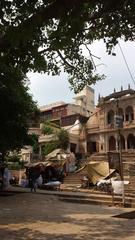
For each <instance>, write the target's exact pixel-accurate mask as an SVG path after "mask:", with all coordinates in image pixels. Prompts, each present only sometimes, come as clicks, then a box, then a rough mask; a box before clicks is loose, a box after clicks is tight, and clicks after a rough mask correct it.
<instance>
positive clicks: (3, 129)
mask: <svg viewBox="0 0 135 240" xmlns="http://www.w3.org/2000/svg"><path fill="white" fill-rule="evenodd" d="M0 83H1V85H0V113H1V116H0V152H1V153H2V156H3V158H4V156H5V154H6V153H7V152H8V151H12V150H14V149H19V148H20V147H22V146H23V145H24V144H25V143H26V141H27V136H28V135H27V131H28V127H29V125H28V120H29V119H30V118H31V117H33V114H34V112H36V110H37V106H36V103H35V102H34V101H33V100H32V97H31V96H30V95H29V93H28V86H27V79H26V78H25V77H24V75H23V74H20V72H16V71H10V74H7V73H6V77H5V75H2V76H0Z"/></svg>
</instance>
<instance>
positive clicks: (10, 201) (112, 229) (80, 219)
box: [0, 192, 135, 240]
mask: <svg viewBox="0 0 135 240" xmlns="http://www.w3.org/2000/svg"><path fill="white" fill-rule="evenodd" d="M127 211H128V212H130V211H133V209H132V210H131V209H124V208H114V207H105V206H97V205H88V204H78V203H67V202H65V201H64V200H60V198H59V196H53V195H50V196H49V195H46V194H45V193H43V192H37V193H30V192H27V193H14V194H11V195H10V196H0V240H55V239H56V240H71V239H75V240H80V239H83V240H92V239H94V240H98V239H102V240H112V239H113V240H114V239H115V240H117V239H118V240H120V239H123V240H127V239H128V240H134V239H135V219H123V218H117V217H114V216H115V215H116V214H120V213H123V212H127Z"/></svg>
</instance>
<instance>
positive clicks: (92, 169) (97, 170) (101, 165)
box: [86, 161, 116, 184]
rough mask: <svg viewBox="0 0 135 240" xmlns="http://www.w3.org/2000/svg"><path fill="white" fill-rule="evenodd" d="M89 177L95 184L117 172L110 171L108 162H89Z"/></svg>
mask: <svg viewBox="0 0 135 240" xmlns="http://www.w3.org/2000/svg"><path fill="white" fill-rule="evenodd" d="M86 170H87V173H88V177H89V179H90V181H91V182H92V183H93V184H96V183H97V182H98V181H99V180H101V179H105V178H107V177H109V175H112V174H113V173H114V172H115V171H116V170H115V169H109V164H108V162H103V161H102V162H89V163H88V164H87V166H86Z"/></svg>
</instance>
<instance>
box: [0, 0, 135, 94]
mask: <svg viewBox="0 0 135 240" xmlns="http://www.w3.org/2000/svg"><path fill="white" fill-rule="evenodd" d="M134 9H135V1H132V0H117V1H116V0H109V1H106V0H1V1H0V62H1V66H0V70H1V71H0V72H1V75H2V74H4V73H3V72H4V70H5V69H6V70H8V71H10V70H11V69H16V70H18V69H19V71H22V72H23V73H24V74H26V73H27V72H28V71H30V70H33V71H39V72H47V73H52V74H53V75H55V74H59V73H60V71H61V69H63V70H64V71H65V72H67V73H68V75H69V82H70V84H71V87H72V88H74V91H75V92H77V91H79V90H81V89H82V88H83V87H84V86H85V85H86V84H92V83H95V82H96V81H97V80H99V79H102V78H103V76H99V75H98V74H96V73H95V72H94V70H95V65H94V56H93V55H92V52H91V49H90V44H91V43H92V42H93V41H94V40H100V39H103V40H104V42H105V44H106V46H107V51H108V53H111V51H112V48H113V46H115V45H116V44H117V42H118V39H119V38H123V39H124V40H125V41H127V40H131V41H134V39H135V10H134ZM84 48H85V49H86V50H87V52H88V53H89V57H86V56H85V55H84Z"/></svg>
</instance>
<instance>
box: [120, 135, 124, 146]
mask: <svg viewBox="0 0 135 240" xmlns="http://www.w3.org/2000/svg"><path fill="white" fill-rule="evenodd" d="M120 143H121V149H125V138H124V136H123V135H120Z"/></svg>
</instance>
